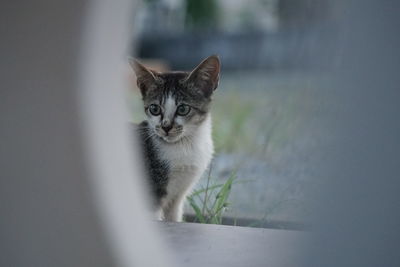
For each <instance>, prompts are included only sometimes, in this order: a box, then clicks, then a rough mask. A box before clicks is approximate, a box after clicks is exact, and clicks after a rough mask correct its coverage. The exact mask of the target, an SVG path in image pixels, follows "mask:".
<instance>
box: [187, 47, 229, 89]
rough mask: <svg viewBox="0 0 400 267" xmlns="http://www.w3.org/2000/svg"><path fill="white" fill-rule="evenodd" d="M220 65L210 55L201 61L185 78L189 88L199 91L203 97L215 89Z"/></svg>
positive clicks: (215, 57)
mask: <svg viewBox="0 0 400 267" xmlns="http://www.w3.org/2000/svg"><path fill="white" fill-rule="evenodd" d="M220 68H221V63H220V61H219V58H218V56H216V55H212V56H210V57H208V58H206V59H205V60H203V61H202V62H201V63H200V64H199V65H198V66H197V67H196V68H195V69H194V70H193V71H192V72H191V73H190V74H189V76H188V77H187V78H186V80H185V82H187V83H188V85H189V87H192V88H195V89H197V90H200V91H201V92H202V93H203V94H204V96H205V97H209V96H211V94H212V93H213V91H214V90H215V89H217V87H218V82H219V72H220Z"/></svg>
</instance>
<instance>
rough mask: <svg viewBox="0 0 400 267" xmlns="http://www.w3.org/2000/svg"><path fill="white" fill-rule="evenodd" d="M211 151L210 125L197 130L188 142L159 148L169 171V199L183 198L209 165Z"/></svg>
mask: <svg viewBox="0 0 400 267" xmlns="http://www.w3.org/2000/svg"><path fill="white" fill-rule="evenodd" d="M213 149H214V147H213V143H212V138H211V125H210V123H206V124H205V125H204V126H203V127H202V128H201V129H199V132H198V133H197V135H196V136H194V137H193V138H192V139H191V140H190V141H187V142H179V143H178V144H165V145H163V146H160V152H161V153H160V154H161V157H162V158H163V160H165V161H167V162H168V165H169V169H170V173H169V175H168V178H169V181H168V186H167V192H168V195H169V197H177V196H178V197H179V196H183V195H185V194H186V193H187V191H189V190H190V189H191V188H192V186H193V185H194V184H195V183H196V182H197V181H198V179H199V178H200V177H201V175H202V174H203V172H204V171H205V169H206V168H207V166H208V164H209V163H210V161H211V158H212V154H213Z"/></svg>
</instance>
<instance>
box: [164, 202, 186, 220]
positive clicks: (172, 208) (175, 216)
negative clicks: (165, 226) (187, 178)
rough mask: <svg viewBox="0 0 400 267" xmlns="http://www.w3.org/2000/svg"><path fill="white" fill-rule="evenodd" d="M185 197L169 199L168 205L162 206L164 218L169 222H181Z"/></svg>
mask: <svg viewBox="0 0 400 267" xmlns="http://www.w3.org/2000/svg"><path fill="white" fill-rule="evenodd" d="M184 200H185V197H184V196H181V197H178V198H175V199H173V200H171V201H170V202H169V203H168V205H166V206H165V207H164V208H163V213H164V220H165V221H170V222H181V221H182V215H183V204H184Z"/></svg>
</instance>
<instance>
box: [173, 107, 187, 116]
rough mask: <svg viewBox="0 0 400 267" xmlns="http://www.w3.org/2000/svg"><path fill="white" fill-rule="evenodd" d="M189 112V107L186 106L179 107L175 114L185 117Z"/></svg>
mask: <svg viewBox="0 0 400 267" xmlns="http://www.w3.org/2000/svg"><path fill="white" fill-rule="evenodd" d="M189 112H190V107H189V106H188V105H179V106H178V108H177V109H176V114H178V115H179V116H186V115H187V114H189Z"/></svg>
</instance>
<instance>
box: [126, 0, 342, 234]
mask: <svg viewBox="0 0 400 267" xmlns="http://www.w3.org/2000/svg"><path fill="white" fill-rule="evenodd" d="M328 3H329V2H328V1H315V0H295V1H293V0H251V1H246V0H204V1H195V0H146V1H144V2H143V3H142V5H141V7H140V9H138V10H136V14H137V16H136V18H135V21H134V23H133V25H134V28H133V30H134V33H135V39H136V40H137V43H135V47H133V48H132V55H133V56H135V57H138V58H140V59H141V60H142V61H143V62H144V63H145V65H147V66H149V67H150V68H153V69H156V70H159V71H165V70H191V69H193V68H194V67H195V66H196V65H197V64H199V63H200V62H201V60H202V59H204V58H206V57H207V56H209V55H212V54H217V55H219V56H220V59H221V61H222V72H221V80H220V86H219V88H218V89H217V91H216V93H215V96H214V103H213V109H212V116H213V139H214V144H215V148H216V149H215V156H214V160H213V162H212V164H211V170H210V172H209V173H206V174H205V177H203V179H201V181H200V183H199V184H198V185H197V187H196V188H195V194H194V196H193V199H191V200H193V201H194V202H193V201H191V203H192V205H198V206H199V207H200V209H201V210H204V208H203V206H204V205H207V203H206V202H209V204H208V205H209V206H210V207H212V203H213V201H214V197H215V195H217V194H218V192H219V189H220V187H219V186H218V185H221V186H222V185H223V184H224V183H226V181H228V180H229V178H234V181H233V183H232V187H231V190H230V192H229V198H227V201H226V205H225V206H226V207H225V208H224V209H223V213H224V215H223V220H222V223H226V224H238V225H243V226H256V227H273V228H299V227H300V228H303V227H304V226H306V225H307V223H308V222H307V217H308V214H309V206H308V205H307V194H306V193H305V192H306V190H305V189H309V188H312V187H314V186H315V185H316V184H317V183H318V182H319V181H316V180H315V178H314V179H311V178H310V177H315V176H314V175H312V172H313V169H312V167H313V165H314V164H316V161H317V160H318V157H317V156H316V153H314V149H315V147H317V146H318V145H319V146H320V145H321V144H323V143H324V142H325V141H326V138H328V136H327V133H324V132H323V127H313V125H312V124H313V122H314V119H315V117H316V116H317V112H318V111H317V110H318V104H321V101H320V99H317V92H318V89H320V87H321V86H322V84H325V83H326V80H327V79H328V78H327V75H326V72H327V70H328V69H329V68H330V67H332V66H333V65H334V64H335V62H337V61H340V57H338V54H337V53H336V54H335V57H333V56H332V54H331V53H332V47H333V42H332V40H334V37H335V34H334V31H333V30H332V25H333V24H334V21H333V19H332V18H333V17H334V16H333V13H334V10H333V8H331V7H330V6H329V5H328ZM322 43H323V44H322ZM140 99H141V97H140V94H139V93H138V92H137V91H136V92H134V93H133V94H132V95H131V96H130V103H132V107H133V111H132V120H133V121H134V122H139V121H141V120H143V119H144V114H143V111H142V105H141V100H140ZM311 129H312V130H311ZM207 184H208V187H210V186H211V189H213V190H210V191H212V193H214V196H213V195H212V194H208V195H209V196H208V198H207V200H204V197H205V195H206V194H204V191H205V188H207ZM197 193H198V194H197ZM210 195H211V196H210ZM195 203H196V204H195ZM210 209H212V208H210ZM206 210H207V207H206ZM221 211H222V210H221ZM214 212H219V211H214ZM186 214H187V216H186V219H187V220H188V221H191V220H194V221H196V220H197V221H198V219H199V218H196V216H194V218H193V216H192V215H193V214H194V210H193V207H191V206H190V205H187V206H186ZM211 215H212V212H211ZM217 221H218V220H217ZM219 221H220V222H221V220H219Z"/></svg>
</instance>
